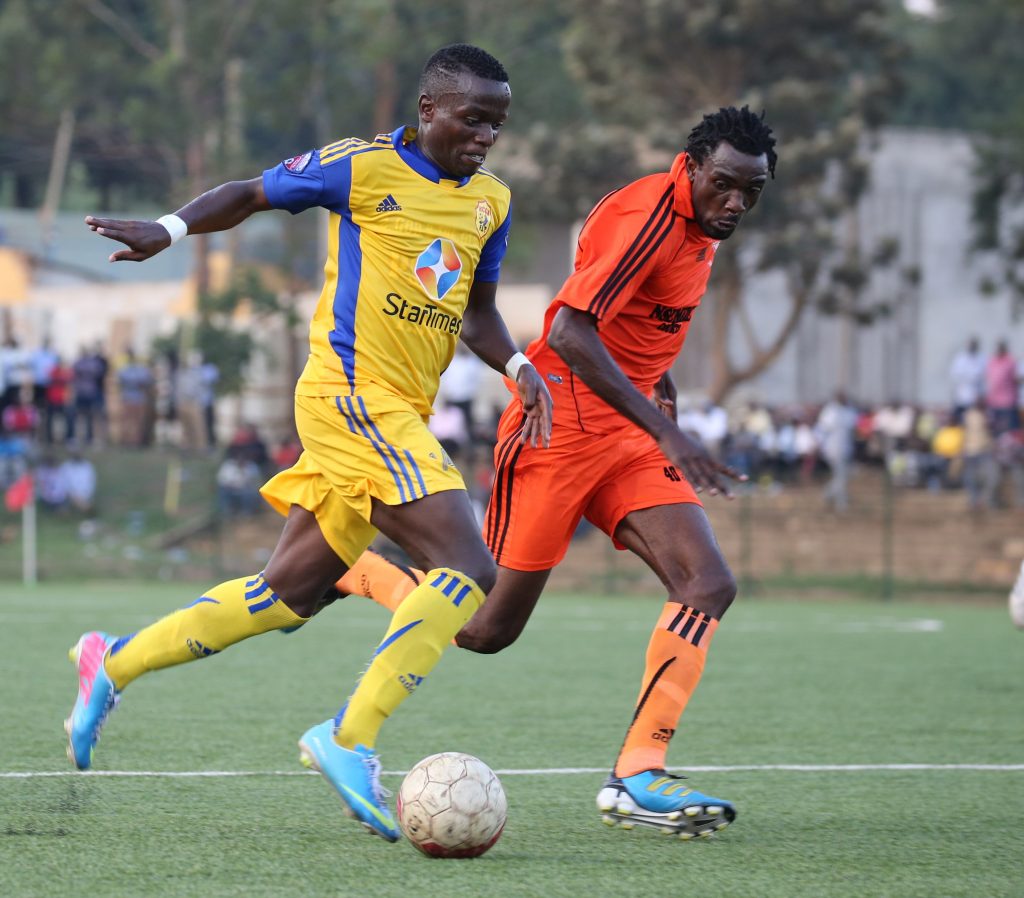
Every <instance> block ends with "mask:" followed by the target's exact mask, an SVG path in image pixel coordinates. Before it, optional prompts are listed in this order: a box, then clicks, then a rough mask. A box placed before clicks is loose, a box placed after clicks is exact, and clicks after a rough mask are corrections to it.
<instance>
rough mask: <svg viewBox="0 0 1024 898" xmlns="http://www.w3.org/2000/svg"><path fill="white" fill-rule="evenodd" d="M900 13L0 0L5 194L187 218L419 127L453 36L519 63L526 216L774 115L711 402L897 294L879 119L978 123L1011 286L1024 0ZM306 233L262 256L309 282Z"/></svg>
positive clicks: (691, 2)
mask: <svg viewBox="0 0 1024 898" xmlns="http://www.w3.org/2000/svg"><path fill="white" fill-rule="evenodd" d="M912 5H913V6H914V7H915V8H924V9H925V10H926V13H927V14H924V15H921V14H912V13H910V12H908V11H907V8H906V6H905V4H904V3H903V2H901V0H821V2H817V3H810V4H809V3H805V2H801V0H771V2H768V0H765V2H757V3H754V2H749V0H687V2H686V3H683V2H680V0H645V2H643V3H637V2H635V0H562V2H557V3H551V2H542V0H520V2H518V3H515V4H505V3H502V4H486V5H485V4H479V3H470V2H468V0H432V2H430V3H427V4H425V3H421V2H415V0H308V2H307V3H305V4H303V5H302V6H301V7H296V6H295V4H293V3H291V2H286V0H237V2H235V3H233V4H230V5H226V4H209V3H199V2H196V0H157V2H149V3H147V2H142V0H6V2H5V3H4V4H3V5H2V6H0V59H2V60H3V63H2V65H3V72H4V77H3V78H0V120H2V121H3V122H4V127H3V128H2V130H0V204H3V205H8V206H14V207H20V208H30V209H40V210H41V211H42V212H43V214H44V216H45V214H46V212H47V209H48V208H51V209H52V208H53V207H54V206H55V204H57V203H59V204H60V205H61V206H62V207H63V208H77V209H82V210H83V211H84V210H88V211H118V210H122V211H123V210H129V209H140V208H152V209H155V210H166V209H168V208H176V207H177V206H179V205H180V204H181V203H183V202H184V201H185V200H187V199H188V198H190V197H191V196H194V195H196V194H197V193H199V192H201V191H202V190H203V189H206V188H208V187H210V186H213V185H214V184H217V183H220V182H221V181H224V180H227V179H230V178H239V177H252V176H253V175H254V174H256V173H258V172H259V171H261V170H262V169H263V168H265V167H268V166H270V165H272V164H274V163H275V162H276V161H277V160H279V159H282V158H285V157H287V156H290V155H293V154H295V153H298V152H302V151H304V150H306V149H308V148H310V147H313V146H317V145H322V144H323V143H325V142H328V141H330V140H332V139H335V138H337V137H339V136H347V135H358V136H363V137H372V136H373V134H374V133H376V132H377V131H382V130H390V129H391V128H393V127H395V126H396V125H397V124H400V123H402V122H411V121H414V119H415V94H416V91H415V83H416V79H417V76H418V73H419V69H420V66H421V65H422V63H423V61H424V59H425V58H426V56H427V55H428V54H429V53H430V52H431V51H432V50H433V49H436V47H438V46H440V45H442V44H444V43H447V42H450V41H453V40H470V41H472V42H475V43H478V44H480V45H482V46H484V47H486V48H487V49H489V50H491V51H492V52H494V53H495V55H497V56H498V57H499V58H500V59H501V60H502V61H503V62H504V63H505V65H506V67H507V68H508V69H509V71H510V73H511V78H512V87H513V95H514V104H513V116H512V119H511V121H510V125H509V128H508V130H507V131H506V134H505V136H504V137H503V140H502V144H501V145H499V149H498V150H496V153H495V157H494V159H493V164H494V167H495V169H496V170H497V171H498V172H499V173H500V174H501V175H502V177H504V178H506V179H507V180H508V181H509V182H510V183H511V184H512V187H513V191H514V194H515V197H516V218H517V222H519V223H521V226H522V227H523V228H526V229H528V228H529V227H530V223H531V222H545V223H550V222H564V223H566V224H567V225H568V224H570V223H572V222H573V221H575V220H577V219H578V218H579V217H580V216H581V215H583V214H585V212H586V211H587V210H588V209H589V208H590V207H591V205H592V204H593V203H594V202H595V201H596V200H597V199H599V198H600V196H602V195H603V194H604V193H605V192H607V191H608V190H610V189H612V188H614V187H616V186H618V185H621V184H622V183H625V182H626V181H628V180H630V179H631V178H633V177H636V176H638V175H640V174H643V173H646V172H649V171H654V170H658V169H663V168H664V167H665V166H666V165H667V164H668V163H669V162H670V160H671V158H672V156H673V154H674V153H676V152H678V151H679V150H680V149H681V148H682V146H683V145H684V144H685V140H686V136H687V133H688V131H689V129H690V128H691V127H692V126H693V125H694V124H695V123H696V122H697V120H698V119H699V117H700V114H701V113H703V112H707V111H712V110H714V109H716V108H717V107H718V106H720V105H724V104H743V103H748V104H749V105H750V106H751V108H753V109H755V110H758V111H760V110H762V109H764V110H766V111H767V120H768V121H769V122H770V123H771V125H772V126H773V127H774V128H775V131H776V134H777V136H778V138H779V143H780V151H781V152H780V156H781V159H780V164H779V170H778V183H777V184H776V185H773V186H772V190H771V202H765V203H764V204H763V205H762V207H761V208H759V209H758V211H757V213H756V214H755V215H754V216H752V217H751V219H750V220H749V224H747V225H745V226H744V232H745V233H744V235H743V238H742V240H739V241H737V247H736V248H735V249H734V248H733V247H732V246H729V247H728V249H729V250H730V251H729V252H723V253H722V254H721V256H720V261H719V264H718V266H717V268H718V271H717V273H716V276H715V278H714V280H713V289H714V292H715V302H714V303H713V305H712V308H711V309H710V310H709V314H710V315H711V316H713V318H714V322H713V332H714V336H713V340H714V345H715V347H716V349H715V352H714V353H713V358H714V363H713V367H714V374H713V381H712V384H711V386H710V389H709V392H710V394H711V395H712V396H713V397H714V398H720V397H721V396H723V395H724V394H726V393H727V392H728V391H729V390H730V389H732V388H733V387H734V386H735V385H736V384H738V383H741V382H742V381H744V380H745V379H748V378H750V377H752V376H754V375H756V374H757V373H758V372H759V371H761V370H763V369H764V368H765V367H766V366H767V365H769V364H770V363H771V361H772V360H773V359H774V358H775V357H776V356H777V355H778V353H779V352H780V350H781V349H782V347H783V346H784V345H785V343H786V341H787V339H788V338H789V336H790V335H791V334H792V332H793V330H794V328H795V326H796V324H797V322H798V321H799V319H800V316H801V315H802V314H803V312H804V311H805V310H806V309H808V308H810V307H812V306H816V307H818V308H819V309H823V310H826V311H829V312H833V313H835V314H838V315H842V316H845V317H846V318H847V319H848V320H849V321H850V322H851V326H860V325H863V324H870V322H871V321H872V320H873V319H874V318H875V317H877V316H879V315H884V314H886V313H887V311H888V310H889V309H890V308H891V306H892V304H894V303H898V302H899V301H900V291H899V290H895V291H893V290H890V293H889V294H888V295H886V294H880V293H879V292H878V291H877V290H875V289H873V287H872V274H873V273H874V272H876V271H877V270H878V269H879V266H882V265H885V264H891V263H892V260H893V259H894V257H895V256H896V253H895V252H894V246H893V241H894V240H895V239H896V238H897V236H898V235H891V237H887V239H885V240H883V241H882V242H881V243H880V244H879V245H878V246H874V247H872V246H865V245H864V241H863V240H862V239H861V238H860V234H859V231H858V222H857V220H856V214H855V207H856V200H857V198H858V196H859V195H860V194H861V192H862V191H863V189H864V187H865V183H866V178H867V169H866V165H865V153H866V151H867V150H868V149H869V148H870V144H871V135H872V132H873V131H874V130H875V129H877V128H878V127H879V126H881V125H883V124H886V123H898V124H909V125H926V126H934V127H942V128H955V129H966V130H968V131H971V132H972V133H974V134H975V135H976V141H977V147H978V155H977V159H978V170H977V176H978V179H977V185H978V190H977V202H976V221H977V229H976V236H977V243H978V246H979V247H980V248H983V249H984V250H985V251H987V252H990V253H992V254H993V258H994V259H997V260H998V264H993V268H992V271H993V281H994V282H993V289H995V288H996V287H997V286H1000V285H1003V286H1005V285H1006V284H1009V285H1010V286H1011V287H1012V289H1013V291H1014V293H1015V296H1016V297H1017V302H1018V303H1020V302H1024V276H1022V274H1021V266H1022V258H1024V231H1022V229H1021V227H1020V224H1021V223H1020V221H1019V220H1017V219H1014V217H1013V214H1012V209H1013V208H1014V206H1015V205H1016V201H1018V200H1019V199H1020V198H1021V193H1022V192H1024V186H1022V184H1024V180H1022V173H1024V94H1022V92H1021V91H1020V87H1019V86H1020V84H1021V83H1022V75H1024V71H1022V68H1024V53H1021V52H1020V47H1021V46H1024V8H1022V6H1021V4H1020V3H1018V2H1015V3H1010V4H1008V3H1006V2H1004V0H936V2H935V3H933V4H923V3H922V0H918V2H916V3H914V4H912ZM65 172H66V175H65ZM61 184H64V185H65V186H64V189H63V191H61V189H60V185H61ZM1008 212H1010V214H1009V217H1008V214H1007V213H1008ZM315 228H316V222H315V220H313V218H312V217H310V220H308V221H306V222H302V223H299V222H297V223H296V225H295V226H294V227H293V228H292V229H290V231H291V233H290V234H289V236H288V237H287V238H284V239H283V240H282V242H281V246H280V247H279V248H278V257H277V258H276V259H275V260H274V261H276V262H277V263H278V264H279V265H280V266H281V267H282V268H283V269H284V270H286V271H288V272H291V273H292V274H293V275H296V276H298V275H300V274H301V276H304V277H308V278H309V279H310V280H313V279H314V278H315V277H316V275H317V273H318V270H319V259H318V258H317V256H318V250H317V241H316V239H315V237H314V236H313V233H314V229H315ZM199 249H200V252H199V253H198V254H197V260H198V261H197V272H196V274H197V281H198V284H199V286H200V288H201V290H204V289H205V287H206V286H207V284H206V280H207V278H206V273H205V261H204V260H205V254H204V253H203V252H202V249H201V247H200V248H199ZM737 250H738V251H737ZM765 270H776V271H778V272H780V273H782V274H783V275H784V277H785V280H786V283H787V290H788V294H789V300H790V307H789V310H788V312H787V314H785V315H783V316H781V317H780V320H779V321H778V322H777V329H776V330H775V331H774V332H772V333H762V332H757V330H756V329H755V328H753V327H751V325H750V322H749V316H748V315H747V312H746V309H745V306H744V302H745V300H744V291H743V285H744V283H745V281H746V279H747V278H748V277H749V275H750V273H751V272H754V271H765ZM903 276H904V281H903V282H909V281H911V280H912V278H913V277H914V273H913V272H905V273H903ZM888 280H889V281H890V282H891V281H892V279H888ZM737 333H738V334H742V335H743V339H742V341H740V342H741V343H742V345H744V346H745V351H743V352H741V353H738V354H736V353H735V347H736V343H737V341H736V340H735V339H733V340H730V339H729V335H730V334H737ZM730 346H732V347H733V352H732V353H731V352H730V349H729V347H730Z"/></svg>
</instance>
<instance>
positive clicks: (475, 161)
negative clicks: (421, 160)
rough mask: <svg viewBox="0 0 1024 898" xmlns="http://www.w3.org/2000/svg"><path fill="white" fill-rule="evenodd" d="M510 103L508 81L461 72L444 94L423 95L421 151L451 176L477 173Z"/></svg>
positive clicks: (510, 94)
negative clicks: (435, 95)
mask: <svg viewBox="0 0 1024 898" xmlns="http://www.w3.org/2000/svg"><path fill="white" fill-rule="evenodd" d="M511 102H512V92H511V91H510V90H509V86H508V84H507V83H506V82H504V81H491V80H489V79H487V78H480V77H479V76H477V75H471V74H469V73H466V72H464V73H462V74H461V75H459V78H458V80H457V81H456V83H455V85H453V86H450V87H449V88H448V89H447V90H446V92H445V93H442V94H440V95H439V96H437V97H430V96H427V95H426V94H423V95H421V96H420V127H419V133H418V134H417V137H416V140H417V142H418V143H419V145H420V149H422V150H423V152H424V153H425V154H426V155H427V158H429V159H430V160H431V161H432V162H433V163H434V164H435V165H436V166H437V167H438V168H440V169H441V170H442V171H444V172H447V173H448V174H450V175H455V176H456V177H458V178H466V177H469V176H470V175H472V174H475V173H476V171H477V170H478V169H479V168H480V166H481V165H483V164H484V159H486V158H487V153H488V151H489V150H490V149H491V147H492V146H494V142H495V141H496V140H497V139H498V132H499V131H500V130H501V127H502V126H503V125H504V124H505V119H506V118H508V107H509V105H510V103H511Z"/></svg>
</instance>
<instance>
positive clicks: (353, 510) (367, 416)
mask: <svg viewBox="0 0 1024 898" xmlns="http://www.w3.org/2000/svg"><path fill="white" fill-rule="evenodd" d="M295 426H296V428H297V430H298V434H299V439H300V440H301V441H302V448H303V452H302V455H300V456H299V460H298V461H297V462H296V463H295V464H294V465H293V466H292V467H290V468H288V469H287V470H285V471H281V473H279V474H277V475H275V476H274V477H272V478H271V479H270V480H269V481H268V482H267V483H266V484H264V486H263V488H262V489H261V490H260V493H261V494H262V495H263V498H264V499H266V500H267V502H269V503H270V505H271V506H272V507H273V508H274V510H275V511H277V512H278V513H279V514H282V515H287V514H288V511H289V509H290V508H291V506H292V505H298V506H300V507H302V508H305V509H306V510H307V511H309V512H312V513H313V514H314V515H316V520H317V523H318V524H319V525H320V531H321V533H323V535H324V538H325V539H326V540H327V543H328V545H330V547H331V548H332V549H334V551H335V552H337V554H338V557H339V558H341V560H342V561H344V562H345V564H347V565H350V566H351V565H352V563H353V562H354V561H355V560H356V559H357V558H358V557H359V556H360V555H361V554H362V553H363V551H364V550H365V549H366V547H367V546H369V545H370V543H371V542H372V541H373V538H374V537H375V536H376V535H377V530H376V528H375V527H374V526H373V525H372V524H371V523H370V510H371V501H370V500H371V499H379V500H380V501H381V502H384V503H386V504H387V505H404V504H405V503H406V502H413V501H415V500H416V499H422V498H423V497H424V496H429V495H431V494H432V493H440V492H443V491H445V490H465V488H466V484H465V482H464V481H463V479H462V475H461V474H460V473H459V471H458V469H457V468H456V467H455V465H454V464H452V461H451V459H450V458H449V457H448V455H447V454H446V453H445V451H444V449H442V448H441V444H440V443H439V442H438V441H437V438H436V437H435V436H434V435H433V434H432V433H431V432H430V431H429V430H428V429H427V423H426V420H425V419H424V418H423V417H421V416H420V415H419V414H418V413H417V412H416V411H415V410H414V409H413V408H412V406H410V405H409V404H408V403H407V402H405V401H404V400H403V399H401V398H400V397H398V396H395V395H393V394H391V393H387V392H385V391H383V390H376V389H374V388H373V387H369V388H365V389H363V390H361V391H360V392H359V393H357V394H354V395H350V396H296V397H295Z"/></svg>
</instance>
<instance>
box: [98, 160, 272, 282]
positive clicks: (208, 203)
mask: <svg viewBox="0 0 1024 898" xmlns="http://www.w3.org/2000/svg"><path fill="white" fill-rule="evenodd" d="M269 208H271V207H270V203H269V202H268V201H267V197H266V194H265V193H264V192H263V179H262V178H253V179H251V180H249V181H229V182H227V183H226V184H221V185H220V187H214V188H213V190H208V191H207V192H206V193H204V194H203V195H202V196H198V197H196V198H195V199H194V200H192V201H191V202H190V203H188V204H187V205H185V206H183V207H182V208H181V209H179V210H178V211H177V212H176V213H175V216H176V217H177V218H179V219H181V221H182V222H184V224H185V227H186V229H187V230H186V231H185V233H188V234H209V233H211V232H213V231H226V230H228V229H229V228H233V227H234V226H235V225H237V224H239V223H240V222H243V221H245V219H247V218H248V217H249V216H250V215H252V214H253V213H254V212H263V211H266V210H267V209H269ZM85 223H86V224H87V225H88V226H89V229H90V230H92V231H95V232H96V233H97V234H100V235H102V236H103V237H108V238H109V239H111V240H116V241H118V242H119V243H123V244H124V245H125V246H126V247H128V248H127V249H120V250H117V251H116V252H113V253H111V254H110V261H111V262H142V261H145V260H146V259H149V258H152V257H153V256H155V255H156V254H157V253H158V252H160V251H161V250H164V249H166V248H167V247H168V246H170V245H171V243H173V242H175V240H173V239H172V234H171V231H170V230H168V228H167V227H166V226H164V225H163V224H161V223H160V222H159V221H133V220H127V219H120V218H97V217H96V216H94V215H87V216H86V218H85ZM178 236H179V237H180V236H184V234H180V235H178Z"/></svg>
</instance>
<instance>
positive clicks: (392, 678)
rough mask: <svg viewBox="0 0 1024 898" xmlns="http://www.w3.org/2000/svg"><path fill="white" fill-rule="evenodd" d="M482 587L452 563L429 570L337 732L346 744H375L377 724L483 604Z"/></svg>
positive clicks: (400, 612)
mask: <svg viewBox="0 0 1024 898" xmlns="http://www.w3.org/2000/svg"><path fill="white" fill-rule="evenodd" d="M483 601H484V594H483V592H482V591H481V590H480V587H479V586H477V585H476V583H474V582H473V581H472V580H470V579H469V577H467V576H466V575H465V574H460V573H459V572H458V571H453V570H451V569H450V568H436V569H434V570H432V571H428V572H427V575H426V578H425V579H424V581H423V582H422V583H421V584H420V585H419V586H417V587H416V589H414V590H413V591H412V592H411V593H409V595H408V597H407V598H406V599H405V601H404V602H402V604H401V606H400V607H399V608H398V610H397V611H396V612H395V614H394V617H392V618H391V625H390V626H389V627H388V631H387V633H385V634H384V639H383V640H382V641H381V643H380V645H379V646H377V651H376V652H374V654H373V658H372V659H371V660H370V666H369V667H368V668H367V669H366V672H365V673H364V674H363V676H362V678H361V679H360V681H359V684H358V685H357V686H356V689H355V692H353V693H352V695H351V696H350V697H349V700H348V704H347V705H346V706H345V708H344V711H343V714H342V719H341V725H340V727H339V728H338V732H337V733H336V734H335V737H334V738H335V739H336V740H337V742H338V744H339V745H341V746H343V747H345V748H354V747H355V746H356V745H365V746H366V747H367V748H373V746H374V744H375V743H376V741H377V733H378V732H379V731H380V728H381V725H382V724H383V723H384V721H385V720H386V719H387V718H388V717H389V716H390V715H391V713H392V712H393V711H394V710H395V708H397V707H398V706H399V705H400V704H401V703H402V702H403V701H405V699H406V698H408V697H409V696H410V695H411V694H412V693H413V692H415V691H416V687H418V686H419V685H420V683H422V682H423V680H424V679H425V678H426V676H427V674H429V673H430V671H432V670H433V669H434V665H435V664H437V662H438V660H439V659H440V657H441V654H442V653H443V652H444V650H445V649H446V648H447V647H448V646H449V645H450V644H451V641H452V637H454V636H455V634H456V633H458V632H459V630H461V629H462V626H463V624H465V623H466V621H468V620H469V619H470V618H471V617H472V616H473V612H475V611H476V610H477V608H479V607H480V605H482V604H483Z"/></svg>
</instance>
